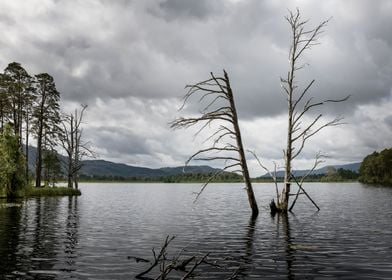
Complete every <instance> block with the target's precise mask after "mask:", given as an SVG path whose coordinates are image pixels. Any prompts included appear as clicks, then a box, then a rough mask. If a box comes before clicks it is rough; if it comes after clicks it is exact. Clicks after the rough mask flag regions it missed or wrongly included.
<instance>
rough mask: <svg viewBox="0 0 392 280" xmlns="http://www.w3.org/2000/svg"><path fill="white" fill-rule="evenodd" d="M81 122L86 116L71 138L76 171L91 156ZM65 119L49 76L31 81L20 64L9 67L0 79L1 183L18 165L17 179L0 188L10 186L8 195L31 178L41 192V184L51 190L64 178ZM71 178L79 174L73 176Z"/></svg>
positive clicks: (78, 122)
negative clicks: (32, 163)
mask: <svg viewBox="0 0 392 280" xmlns="http://www.w3.org/2000/svg"><path fill="white" fill-rule="evenodd" d="M83 108H84V109H85V107H83ZM84 109H83V111H84ZM82 116H83V113H82V114H79V116H77V117H76V119H77V122H76V123H75V127H76V130H75V129H74V130H73V132H72V133H73V138H74V145H73V149H74V150H75V154H76V155H77V158H78V161H77V164H73V166H75V165H77V166H78V167H77V168H78V169H80V162H81V158H82V157H83V156H85V155H86V154H87V153H85V148H84V146H85V143H84V142H83V139H82V133H81V131H82V130H81V127H80V125H81V122H82ZM66 119H67V118H66V117H64V116H63V115H62V114H61V112H60V92H59V91H58V90H57V89H56V84H55V81H54V78H53V77H52V76H51V75H49V74H48V73H40V74H37V75H34V76H32V75H30V74H28V72H27V71H26V70H25V69H24V68H23V67H22V66H21V64H20V63H17V62H12V63H10V64H9V65H8V66H7V67H6V68H5V70H4V73H0V134H1V137H2V140H1V141H2V144H1V145H2V150H3V152H2V154H1V156H0V160H1V167H0V168H1V169H2V172H3V173H2V174H1V178H0V180H6V181H7V180H9V179H7V178H8V177H7V175H5V174H13V172H14V171H12V170H15V168H16V167H15V168H14V167H12V166H14V164H15V163H16V162H17V163H18V164H17V166H18V167H17V168H16V169H17V170H18V174H17V176H16V177H17V179H15V178H13V179H12V183H11V184H8V185H7V184H5V185H4V184H1V186H3V185H4V186H12V187H6V188H7V194H8V195H12V194H14V193H15V192H14V191H11V190H13V189H14V185H15V184H16V185H18V186H25V185H27V184H29V183H30V178H31V176H34V177H35V186H36V187H41V186H42V181H43V183H44V185H52V186H53V185H54V184H55V182H56V180H57V179H58V178H59V177H61V176H62V173H63V171H62V170H63V168H62V166H61V164H62V163H61V162H60V156H59V154H60V153H61V152H62V150H61V149H62V145H61V143H62V140H63V139H64V138H65V137H66V136H65V135H67V134H68V133H69V131H67V130H66V129H65V127H66V126H65V125H64V123H65V122H66ZM31 137H32V138H33V139H34V140H35V145H36V147H37V155H36V162H35V168H34V169H35V170H34V172H31V170H30V169H29V164H28V163H29V145H30V143H31V142H30V138H31ZM74 161H75V158H73V162H74ZM20 164H22V165H23V169H21V167H20ZM11 167H12V168H11ZM74 169H75V168H74ZM72 174H75V171H73V173H72ZM10 176H11V175H10ZM11 177H12V176H11ZM21 178H22V179H23V180H21ZM73 178H76V176H73ZM22 181H23V184H22ZM75 181H76V180H74V182H75ZM15 182H17V183H15ZM14 183H15V184H14ZM1 186H0V188H1Z"/></svg>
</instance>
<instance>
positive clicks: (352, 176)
mask: <svg viewBox="0 0 392 280" xmlns="http://www.w3.org/2000/svg"><path fill="white" fill-rule="evenodd" d="M213 175H214V173H184V174H178V175H170V176H159V177H122V176H101V175H92V176H88V175H84V174H82V175H81V176H80V180H82V181H84V182H146V183H148V182H150V183H153V182H163V183H199V182H200V183H203V182H206V181H207V180H209V178H210V177H211V176H213ZM358 176H359V174H358V173H357V172H354V171H351V170H346V169H342V168H339V169H337V170H335V169H334V168H332V169H331V170H329V171H328V174H315V175H310V176H308V177H307V178H306V180H305V181H307V182H342V181H352V180H357V179H358ZM277 179H278V182H283V177H282V178H277ZM252 181H253V182H256V183H257V182H259V183H263V182H273V180H272V178H270V177H259V178H253V179H252ZM211 182H215V183H224V182H227V183H228V182H230V183H236V182H243V178H242V176H241V175H239V174H236V173H232V172H223V173H221V174H219V175H215V176H214V178H213V180H212V181H211Z"/></svg>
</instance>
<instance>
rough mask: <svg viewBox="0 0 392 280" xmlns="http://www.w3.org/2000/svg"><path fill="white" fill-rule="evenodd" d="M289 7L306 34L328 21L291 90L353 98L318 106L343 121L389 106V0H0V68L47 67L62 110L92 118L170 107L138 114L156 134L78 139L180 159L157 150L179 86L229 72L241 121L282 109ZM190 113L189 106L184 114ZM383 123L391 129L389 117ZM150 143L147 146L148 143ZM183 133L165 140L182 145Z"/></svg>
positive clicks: (391, 48) (165, 136)
mask: <svg viewBox="0 0 392 280" xmlns="http://www.w3.org/2000/svg"><path fill="white" fill-rule="evenodd" d="M296 7H299V8H300V10H301V12H302V15H303V17H304V19H309V23H308V26H309V27H314V26H315V25H317V24H318V23H320V22H321V21H323V20H326V19H329V18H331V20H330V21H329V23H328V25H327V27H326V28H325V32H324V33H323V34H322V36H321V37H320V45H318V46H315V47H314V48H312V49H311V50H309V51H308V52H307V53H306V55H305V56H304V57H303V62H304V63H306V64H307V67H305V69H303V70H302V71H301V72H300V73H298V75H299V79H300V81H301V82H300V83H299V86H303V85H305V84H306V82H310V81H311V80H312V79H315V80H316V82H315V84H314V86H313V88H312V90H311V91H310V94H311V95H312V96H313V97H314V100H324V99H329V98H339V97H342V96H346V95H351V97H350V99H349V100H348V101H347V102H345V103H342V104H339V105H336V104H332V105H334V106H328V107H325V108H324V111H323V114H325V115H326V116H327V117H328V115H330V116H331V117H332V116H333V115H345V116H347V118H348V119H350V121H351V122H352V123H356V120H355V119H351V117H352V116H356V115H358V114H357V111H358V110H360V108H363V106H367V105H372V106H373V105H374V106H377V105H380V104H383V102H390V99H388V98H389V97H390V95H391V89H392V33H391V32H390V27H391V26H392V17H391V16H390V15H391V14H392V2H391V1H389V0H380V1H371V0H363V1H354V0H347V1H341V0H326V1H303V0H295V1H287V0H276V1H259V0H211V1H208V0H198V1H192V0H159V1H156V0H144V1H109V0H101V1H98V0H97V1H78V0H68V1H54V0H44V1H42V0H31V1H21V0H4V1H1V2H0V32H1V34H2V36H1V37H0V65H1V67H3V68H5V67H6V65H7V64H8V63H10V62H12V61H17V62H20V63H21V64H22V65H23V66H24V67H25V68H26V69H27V70H28V71H29V72H30V73H31V74H37V73H41V72H48V73H50V74H51V75H53V76H54V78H55V81H56V84H57V87H58V89H59V91H60V92H61V94H62V99H63V101H64V103H65V104H78V103H85V104H89V105H90V107H89V108H90V109H91V110H92V111H94V112H95V111H96V108H98V107H96V106H97V104H98V103H97V100H100V101H102V102H103V103H104V104H118V103H116V102H113V100H119V101H121V102H122V101H124V102H125V103H126V102H128V103H129V106H128V107H127V106H122V109H121V110H124V111H121V112H124V113H122V114H123V115H124V116H127V113H126V111H127V110H128V111H132V110H134V111H135V110H136V109H135V108H134V107H132V106H133V105H134V100H139V101H140V102H141V103H143V102H144V103H148V104H155V105H154V106H155V107H156V108H158V107H159V108H160V110H163V109H165V108H166V109H167V108H169V107H170V110H171V111H170V112H166V113H165V114H166V115H165V117H163V114H162V113H161V112H159V113H157V114H155V113H148V114H149V115H147V113H145V112H143V111H142V110H136V111H137V112H138V114H140V115H141V116H143V117H145V118H146V119H148V120H149V121H150V122H151V124H153V125H152V126H153V127H154V128H156V129H158V130H159V131H160V133H161V134H160V135H161V136H159V135H155V134H154V135H150V134H149V133H147V132H145V130H142V132H140V129H139V126H138V125H140V124H139V123H136V124H134V126H133V127H129V131H123V132H119V131H118V129H116V128H111V129H112V130H110V131H109V130H101V129H100V132H99V133H98V131H97V130H94V129H86V133H87V131H88V133H89V135H91V137H92V138H94V141H95V142H96V145H99V146H102V147H104V146H105V147H106V146H107V145H108V144H107V142H108V138H110V136H109V135H110V134H113V135H116V137H115V140H113V141H117V142H116V149H118V151H117V152H118V154H120V153H125V152H126V151H128V153H130V154H137V153H138V152H140V153H142V154H150V156H151V157H154V156H157V157H161V160H165V154H166V155H167V154H168V153H169V152H170V153H173V157H176V158H178V157H177V156H178V155H176V154H175V152H176V151H173V150H170V149H169V148H168V146H169V145H159V144H157V143H159V142H160V141H161V142H167V141H168V139H169V137H171V136H170V135H171V134H170V133H168V132H166V130H167V129H168V128H167V127H168V126H167V122H168V121H170V119H172V118H174V117H176V116H178V114H179V113H178V112H176V111H175V110H174V111H173V110H172V109H173V106H169V107H168V105H167V104H171V105H172V103H173V102H172V100H177V99H178V98H180V97H181V96H182V95H183V94H184V92H185V90H184V86H185V85H187V84H190V83H195V82H199V81H201V80H204V79H207V78H209V73H210V72H211V71H212V72H214V73H215V74H216V75H219V74H221V73H222V69H226V70H227V71H228V73H229V75H230V77H231V84H232V87H233V89H234V92H235V98H236V101H237V108H238V111H239V116H240V118H241V120H242V121H244V122H250V121H254V120H258V119H260V118H271V117H272V118H273V117H280V116H282V114H284V112H285V106H286V102H285V96H284V94H283V91H282V89H281V87H280V77H281V76H285V75H286V71H287V67H288V51H289V45H290V30H289V26H288V24H287V22H286V21H285V19H284V16H285V15H287V14H288V9H295V8H296ZM130 98H131V99H132V100H131V101H129V99H130ZM385 100H387V101H385ZM178 104H179V101H178ZM178 104H176V105H178ZM335 105H336V106H335ZM94 106H95V107H94ZM151 106H152V105H151ZM94 108H95V109H94ZM100 108H101V107H100ZM90 109H89V110H90ZM101 109H102V108H101ZM102 110H103V109H102ZM105 110H106V109H105ZM111 110H116V108H111ZM197 110H198V108H197V107H196V105H195V104H193V105H190V106H188V107H187V110H186V111H185V112H184V113H192V112H197ZM109 111H110V110H109ZM373 111H374V110H373ZM373 111H372V112H373ZM121 112H119V114H120V113H121ZM374 112H375V111H374ZM124 118H126V117H124ZM384 118H385V124H390V120H389V119H390V116H389V115H388V116H384ZM371 120H374V119H371ZM92 121H94V120H92ZM132 123H133V122H132ZM94 125H95V126H94V127H95V128H96V127H97V126H98V124H94ZM143 125H146V124H145V123H143ZM245 126H246V125H245ZM271 126H272V124H271ZM132 130H136V131H138V132H135V133H134V134H131V132H130V131H132ZM105 131H106V132H105ZM101 132H102V133H101ZM143 133H144V134H143ZM251 134H252V133H249V135H251ZM105 137H106V138H105ZM146 138H148V139H150V140H151V141H152V140H154V141H155V142H154V143H155V144H151V143H150V144H149V145H147V144H146V141H145V139H146ZM181 138H182V136H178V139H177V140H173V141H177V142H178V143H181ZM191 140H192V139H189V141H191ZM127 141H128V143H127ZM367 141H371V139H368V140H367ZM177 142H176V143H177ZM255 143H256V142H255ZM366 145H367V144H366ZM375 145H376V146H377V145H378V144H375ZM184 147H185V146H184ZM169 150H170V151H169ZM183 150H184V151H185V150H187V149H186V148H183ZM183 150H181V151H182V152H183ZM276 153H279V152H274V153H273V154H276ZM158 154H159V156H158Z"/></svg>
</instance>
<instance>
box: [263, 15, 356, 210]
mask: <svg viewBox="0 0 392 280" xmlns="http://www.w3.org/2000/svg"><path fill="white" fill-rule="evenodd" d="M286 20H287V22H288V23H289V25H290V28H291V46H290V52H289V71H288V72H287V77H286V78H281V85H282V88H283V90H284V93H285V95H286V97H287V102H288V129H287V146H286V149H285V150H284V159H285V160H284V161H285V174H284V186H283V189H282V191H281V193H280V194H278V199H277V202H276V203H275V202H272V203H271V210H273V209H275V211H278V212H287V210H288V204H289V197H290V187H291V183H292V180H294V177H293V174H292V162H293V160H294V159H296V158H297V157H298V156H299V155H300V154H301V152H302V150H303V149H304V147H305V143H306V142H307V141H308V140H309V138H311V137H312V136H314V135H315V134H317V133H318V132H320V131H321V130H322V129H324V128H326V127H331V126H337V125H340V124H342V122H341V121H342V119H343V118H342V117H337V118H334V119H332V120H330V121H327V122H322V114H318V115H316V117H314V118H313V119H311V120H310V121H307V118H306V117H307V115H309V114H308V113H309V112H311V111H312V110H314V109H315V108H317V107H320V106H322V105H324V104H326V103H331V102H335V103H336V102H343V101H345V100H347V99H348V98H349V96H347V97H345V98H342V99H327V100H324V101H319V102H314V101H313V99H312V97H309V96H308V93H309V90H310V88H311V87H312V85H313V84H314V82H315V80H312V81H311V82H309V83H308V84H307V85H306V86H305V87H304V88H301V89H300V88H299V87H298V81H297V76H296V74H297V73H298V72H299V71H300V70H301V69H303V68H304V66H305V64H302V63H301V58H302V56H303V55H304V53H305V52H306V51H308V50H309V49H311V48H312V47H313V46H315V45H318V44H319V42H318V39H319V37H320V34H322V33H323V29H324V27H325V26H326V25H327V23H328V21H329V20H326V21H323V22H321V23H320V24H319V25H317V26H316V27H315V28H313V29H306V24H307V20H303V19H302V17H301V14H300V12H299V10H298V9H297V10H296V12H294V13H293V12H290V14H289V16H287V17H286ZM316 162H317V160H316Z"/></svg>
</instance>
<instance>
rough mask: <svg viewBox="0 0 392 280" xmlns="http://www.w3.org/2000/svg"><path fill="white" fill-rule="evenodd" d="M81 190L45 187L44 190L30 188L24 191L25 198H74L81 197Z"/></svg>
mask: <svg viewBox="0 0 392 280" xmlns="http://www.w3.org/2000/svg"><path fill="white" fill-rule="evenodd" d="M81 194H82V193H81V191H80V190H79V189H71V188H68V187H44V188H34V187H28V188H26V189H25V190H24V197H34V196H72V195H77V196H79V195H81Z"/></svg>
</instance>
